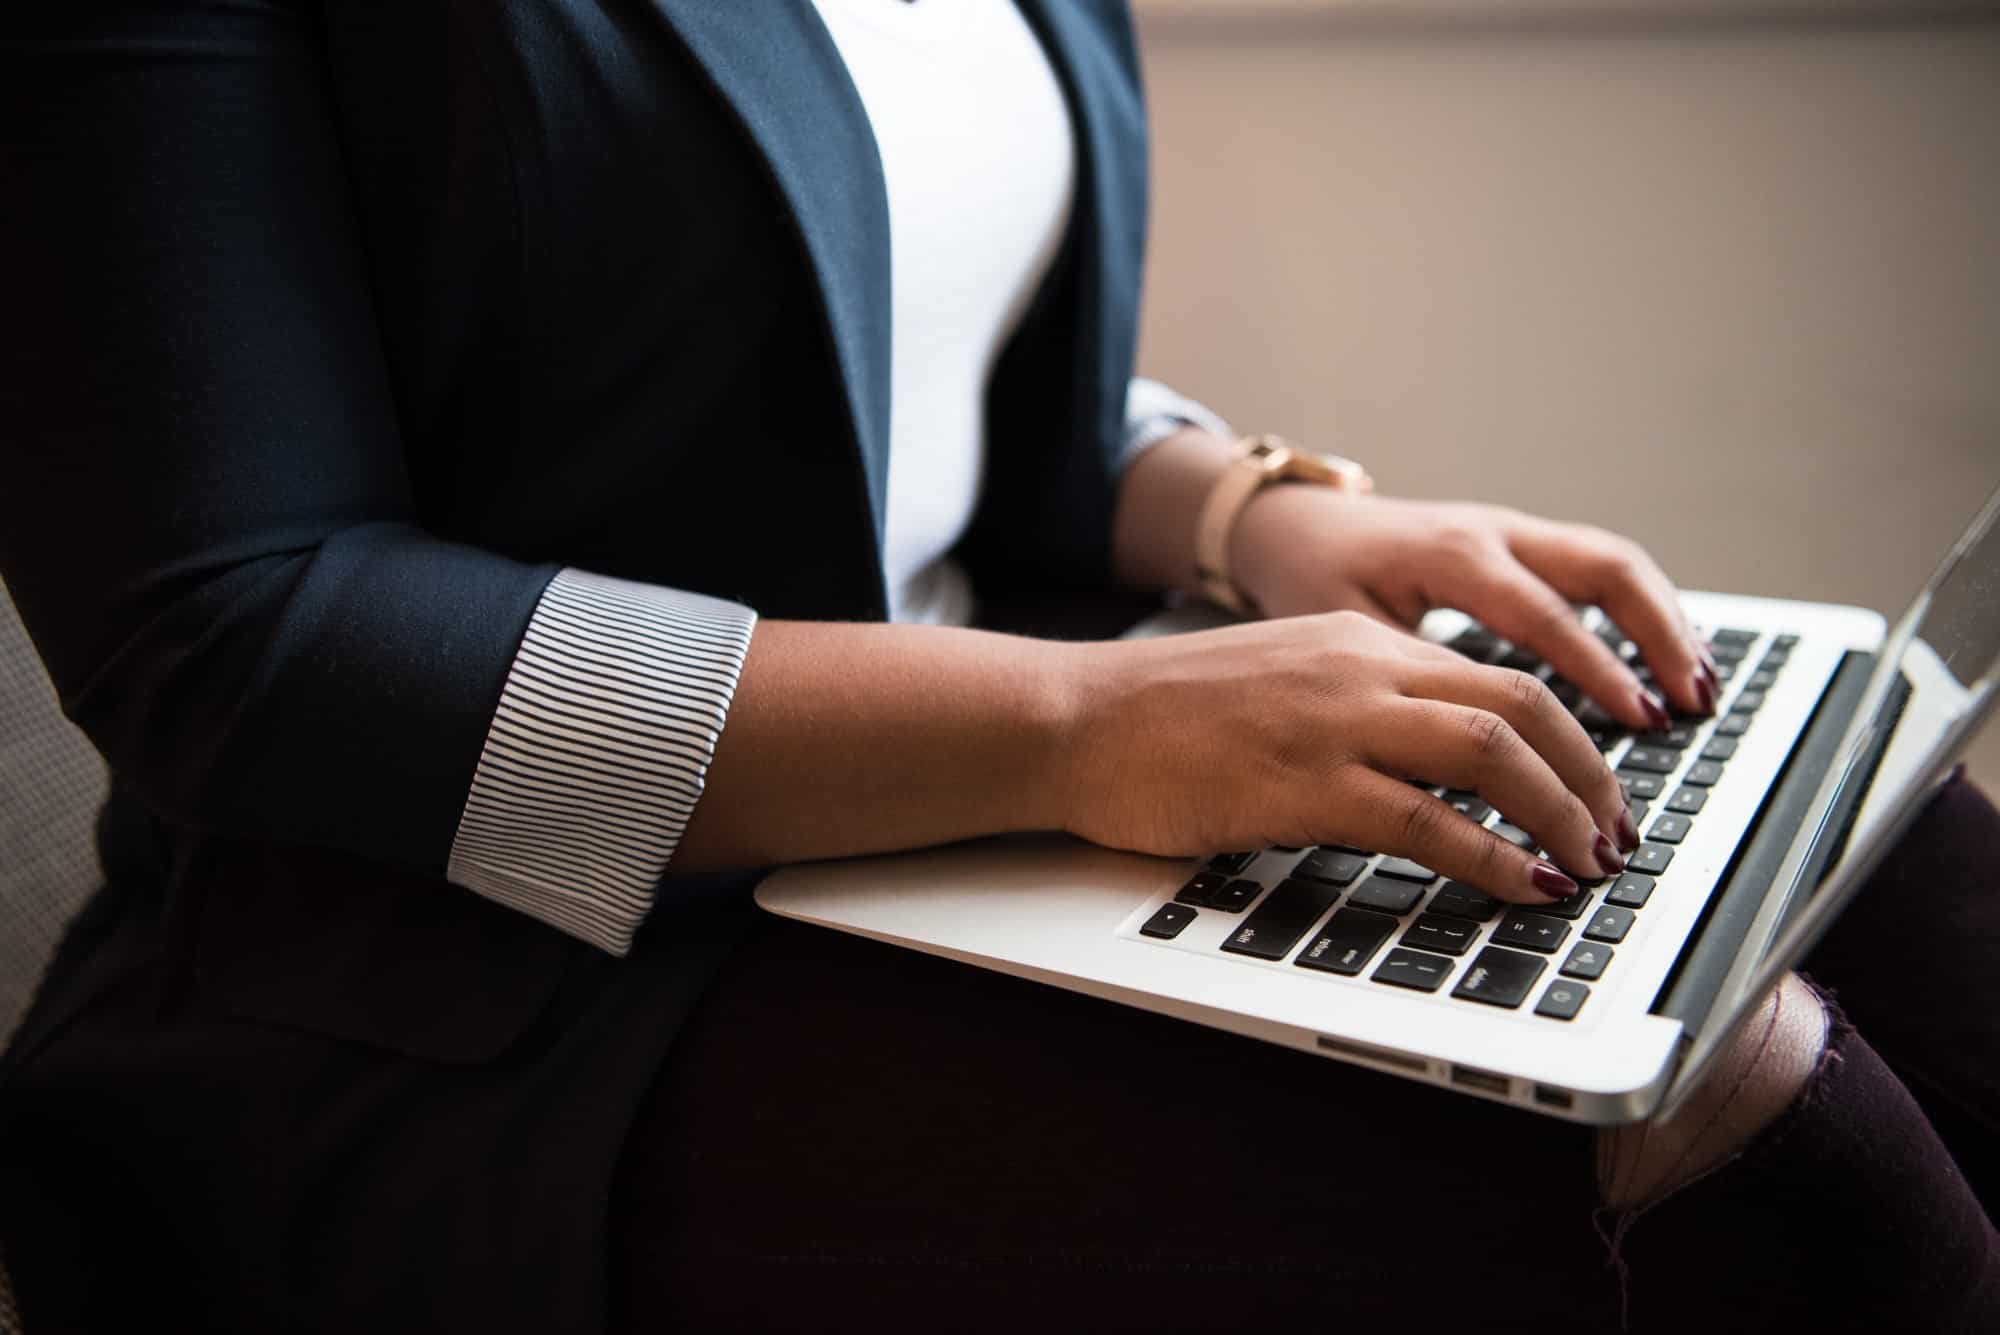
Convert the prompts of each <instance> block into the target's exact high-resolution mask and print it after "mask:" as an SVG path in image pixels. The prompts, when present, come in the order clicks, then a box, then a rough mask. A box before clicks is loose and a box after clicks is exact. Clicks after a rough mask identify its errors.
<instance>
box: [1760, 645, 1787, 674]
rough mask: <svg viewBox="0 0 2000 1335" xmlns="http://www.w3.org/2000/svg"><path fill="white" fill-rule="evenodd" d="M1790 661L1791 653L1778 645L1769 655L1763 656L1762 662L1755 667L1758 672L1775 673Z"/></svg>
mask: <svg viewBox="0 0 2000 1335" xmlns="http://www.w3.org/2000/svg"><path fill="white" fill-rule="evenodd" d="M1791 661H1792V651H1791V650H1790V649H1787V648H1785V647H1784V646H1782V645H1780V646H1779V647H1777V648H1775V649H1773V650H1771V652H1770V653H1768V654H1765V655H1764V661H1763V662H1761V663H1759V664H1758V665H1757V670H1758V671H1759V672H1776V671H1777V670H1778V669H1779V668H1781V667H1783V666H1784V665H1785V664H1787V663H1789V662H1791Z"/></svg>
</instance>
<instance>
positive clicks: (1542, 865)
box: [1528, 862, 1576, 899]
mask: <svg viewBox="0 0 2000 1335" xmlns="http://www.w3.org/2000/svg"><path fill="white" fill-rule="evenodd" d="M1528 879H1529V880H1531V881H1533V882H1534V883H1535V889H1537V890H1539V891H1541V892H1542V893H1543V894H1545V895H1547V896H1548V897H1549V898H1550V899H1568V898H1569V897H1570V896H1571V895H1573V894H1575V893H1576V882H1575V881H1572V880H1571V879H1570V878H1569V877H1567V876H1565V875H1563V874H1562V873H1561V872H1559V871H1557V870H1556V869H1555V868H1554V867H1552V866H1550V865H1549V864H1548V863H1546V862H1537V863H1535V864H1534V865H1533V866H1532V867H1530V868H1529V869H1528Z"/></svg>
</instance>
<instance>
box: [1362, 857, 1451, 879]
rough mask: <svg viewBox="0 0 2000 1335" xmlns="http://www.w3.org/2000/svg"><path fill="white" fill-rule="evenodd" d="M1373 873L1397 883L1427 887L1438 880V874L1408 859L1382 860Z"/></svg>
mask: <svg viewBox="0 0 2000 1335" xmlns="http://www.w3.org/2000/svg"><path fill="white" fill-rule="evenodd" d="M1375 871H1376V873H1377V874H1378V875H1382V876H1393V877H1395V878H1396V879H1397V880H1399V881H1415V882H1416V883H1417V884H1418V885H1429V884H1430V883H1431V882H1432V881H1435V880H1436V879H1437V878H1438V874H1437V873H1436V872H1434V871H1432V870H1431V869H1430V868H1429V867H1426V866H1425V865H1424V864H1423V863H1421V862H1412V861H1410V860H1409V859H1408V858H1383V859H1382V861H1381V862H1380V863H1379V864H1378V865H1377V866H1376V868H1375Z"/></svg>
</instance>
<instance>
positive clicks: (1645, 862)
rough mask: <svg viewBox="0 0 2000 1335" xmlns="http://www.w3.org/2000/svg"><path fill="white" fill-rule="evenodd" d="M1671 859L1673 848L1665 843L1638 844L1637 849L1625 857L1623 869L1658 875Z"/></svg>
mask: <svg viewBox="0 0 2000 1335" xmlns="http://www.w3.org/2000/svg"><path fill="white" fill-rule="evenodd" d="M1673 860H1674V850H1673V849H1672V848H1670V847H1669V846H1667V845H1666V844H1640V845H1639V847H1638V849H1637V851H1635V852H1634V853H1633V854H1632V856H1631V857H1628V858H1626V859H1625V869H1626V870H1627V871H1636V872H1644V873H1645V874H1646V875H1648V876H1658V875H1659V874H1660V873H1661V872H1663V871H1665V870H1666V869H1667V864H1668V863H1669V862H1672V861H1673Z"/></svg>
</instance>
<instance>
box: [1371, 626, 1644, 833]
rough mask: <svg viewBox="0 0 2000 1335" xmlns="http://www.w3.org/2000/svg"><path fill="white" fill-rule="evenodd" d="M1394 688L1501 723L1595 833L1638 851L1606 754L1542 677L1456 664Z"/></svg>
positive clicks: (1418, 672) (1417, 673)
mask: <svg viewBox="0 0 2000 1335" xmlns="http://www.w3.org/2000/svg"><path fill="white" fill-rule="evenodd" d="M1398 684H1399V685H1400V686H1401V688H1402V690H1403V692H1404V694H1406V695H1410V696H1415V697H1418V698H1420V699H1429V700H1445V701H1450V702H1451V703H1453V704H1458V705H1465V706H1468V707H1470V708H1473V709H1480V710H1485V711H1487V712H1488V713H1491V714H1496V715H1498V716H1499V717H1501V718H1503V719H1505V720H1506V721H1507V723H1508V725H1509V726H1510V727H1512V728H1513V729H1514V731H1515V732H1517V733H1519V734H1520V736H1521V738H1522V740H1523V741H1525V742H1527V744H1528V745H1529V746H1531V747H1533V748H1534V749H1535V752H1536V754H1537V755H1539V756H1540V757H1541V758H1542V760H1543V762H1544V763H1546V764H1547V765H1548V767H1549V768H1550V769H1551V770H1553V771H1554V772H1555V776H1556V778H1557V779H1558V780H1560V781H1561V783H1562V785H1563V787H1564V788H1566V789H1568V790H1569V791H1570V792H1571V793H1574V794H1575V795H1576V796H1577V797H1578V798H1580V799H1581V800H1582V802H1583V805H1584V806H1585V807H1586V808H1587V809H1588V810H1589V812H1590V816H1591V819H1592V821H1593V822H1594V823H1595V824H1596V826H1597V828H1598V830H1600V831H1601V832H1602V833H1604V834H1605V835H1607V836H1608V837H1609V838H1610V839H1611V841H1612V843H1614V844H1616V845H1617V846H1618V847H1619V848H1622V849H1624V850H1626V851H1627V852H1630V851H1631V850H1632V849H1634V848H1637V847H1638V846H1639V831H1638V827H1637V826H1636V824H1635V823H1634V822H1633V819H1632V810H1631V807H1630V806H1629V805H1627V803H1626V801H1625V791H1624V789H1622V788H1621V787H1619V785H1618V777H1617V776H1616V775H1615V774H1613V773H1612V772H1611V767H1610V766H1609V765H1607V764H1605V763H1604V753H1603V752H1601V751H1599V750H1598V749H1597V745H1596V743H1594V742H1592V741H1591V740H1590V736H1589V734H1587V733H1586V732H1584V730H1583V725H1582V724H1580V723H1578V722H1577V721H1576V719H1575V717H1574V716H1572V715H1571V714H1570V712H1569V711H1568V710H1567V709H1564V708H1563V706H1562V702H1561V701H1560V700H1558V699H1556V697H1555V692H1553V691H1551V690H1550V689H1549V688H1548V687H1547V686H1545V685H1543V684H1542V682H1541V680H1540V678H1538V677H1535V676H1532V675H1530V674H1529V673H1526V672H1515V671H1513V670H1512V669H1509V668H1497V667H1480V666H1478V665H1476V664H1469V663H1464V662H1460V663H1457V664H1453V665H1450V666H1449V667H1448V668H1444V667H1440V668H1433V667H1431V666H1430V665H1429V664H1424V665H1421V666H1419V667H1416V668H1415V669H1414V670H1413V671H1411V672H1409V673H1407V674H1406V675H1405V676H1404V678H1403V680H1402V681H1401V682H1400V683H1398ZM1480 796H1482V797H1485V796H1486V794H1484V793H1481V794H1480ZM1492 800H1493V799H1492V798H1490V797H1488V798H1487V801H1489V802H1491V801H1492ZM1494 805H1496V806H1498V805H1499V804H1498V803H1494ZM1510 818H1511V817H1510ZM1515 823H1516V824H1522V822H1520V821H1516V822H1515ZM1524 828H1532V827H1524ZM1545 846H1549V845H1545Z"/></svg>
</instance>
